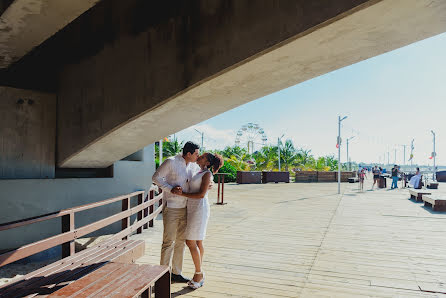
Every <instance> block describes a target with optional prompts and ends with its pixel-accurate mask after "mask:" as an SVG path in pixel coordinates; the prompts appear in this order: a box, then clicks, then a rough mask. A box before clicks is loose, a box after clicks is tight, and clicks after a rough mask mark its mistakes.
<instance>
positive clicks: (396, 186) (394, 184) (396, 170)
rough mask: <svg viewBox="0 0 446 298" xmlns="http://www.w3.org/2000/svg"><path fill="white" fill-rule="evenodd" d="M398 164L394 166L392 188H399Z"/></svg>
mask: <svg viewBox="0 0 446 298" xmlns="http://www.w3.org/2000/svg"><path fill="white" fill-rule="evenodd" d="M398 172H399V171H398V166H397V165H395V166H394V167H393V168H392V187H391V189H395V188H398Z"/></svg>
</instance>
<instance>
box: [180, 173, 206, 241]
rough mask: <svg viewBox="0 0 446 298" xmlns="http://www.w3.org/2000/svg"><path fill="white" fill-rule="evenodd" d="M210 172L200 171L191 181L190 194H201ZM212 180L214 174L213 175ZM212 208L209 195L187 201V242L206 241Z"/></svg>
mask: <svg viewBox="0 0 446 298" xmlns="http://www.w3.org/2000/svg"><path fill="white" fill-rule="evenodd" d="M206 173H210V171H208V170H206V171H200V172H198V173H197V174H196V175H195V176H193V177H192V178H191V180H190V181H189V192H191V193H195V192H199V191H200V188H201V181H202V179H203V176H204V174H206ZM211 179H212V174H211ZM209 211H210V206H209V201H208V193H207V192H206V194H205V196H204V198H202V199H190V198H189V199H187V226H186V239H187V240H204V238H205V237H206V228H207V225H208V220H209V213H210V212H209Z"/></svg>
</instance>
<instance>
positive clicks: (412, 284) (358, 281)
mask: <svg viewBox="0 0 446 298" xmlns="http://www.w3.org/2000/svg"><path fill="white" fill-rule="evenodd" d="M367 182H369V183H370V179H369V180H368V181H366V183H367ZM342 187H343V190H342V192H343V195H342V196H338V195H337V194H336V191H337V185H336V183H290V184H274V183H272V184H266V185H235V184H234V185H226V187H225V201H226V202H228V204H227V205H224V206H219V205H214V204H213V205H211V218H210V223H209V228H208V236H207V238H206V240H205V249H206V254H205V262H204V271H205V272H206V283H205V286H204V287H203V288H200V289H198V290H196V291H190V290H189V289H187V288H185V287H184V286H185V285H184V284H174V285H173V288H172V291H173V297H177V296H187V297H228V296H231V297H234V296H235V297H368V296H373V297H441V296H444V295H443V293H446V238H445V237H444V236H445V232H446V213H441V212H432V211H431V210H429V209H427V208H424V207H423V205H422V203H416V202H414V201H413V200H409V197H410V196H409V193H408V190H407V189H397V190H374V191H364V192H358V190H357V187H358V184H347V183H344V184H343V185H342ZM366 188H370V185H366ZM442 188H444V190H442ZM215 192H216V190H215V189H214V190H212V193H211V194H210V198H211V199H210V200H211V203H215V201H216V199H215V197H216V194H215ZM438 192H443V193H446V184H440V186H439V190H438ZM161 238H162V219H161V218H158V219H157V220H156V221H155V227H154V228H152V229H149V230H146V231H145V232H144V233H143V234H140V235H135V236H133V237H132V239H145V240H146V254H145V256H144V257H142V258H140V259H138V263H141V264H144V263H149V264H158V262H159V255H160V247H161ZM193 272H194V269H193V263H192V261H191V258H190V254H189V251H188V250H186V253H185V260H184V274H185V275H186V276H189V277H190V276H192V274H193ZM445 296H446V295H445Z"/></svg>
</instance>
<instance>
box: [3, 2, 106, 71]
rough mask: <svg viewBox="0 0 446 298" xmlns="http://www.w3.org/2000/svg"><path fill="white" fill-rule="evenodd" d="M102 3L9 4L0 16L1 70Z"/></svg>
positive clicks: (7, 3) (6, 4) (4, 4)
mask: <svg viewBox="0 0 446 298" xmlns="http://www.w3.org/2000/svg"><path fill="white" fill-rule="evenodd" d="M99 1H100V0H76V1H73V0H32V1H31V0H15V1H14V2H13V3H12V4H10V3H9V2H11V1H6V2H4V3H3V4H2V7H3V6H5V7H7V8H6V10H5V11H4V12H3V14H2V15H1V16H0V32H1V34H0V69H1V68H6V67H8V66H9V65H11V64H12V63H14V62H16V61H18V60H19V59H20V58H22V57H23V56H24V55H26V54H27V53H29V52H30V51H31V50H32V49H33V48H35V47H37V46H38V45H40V44H41V43H42V42H44V41H45V40H46V39H48V38H49V37H51V36H52V35H53V34H55V33H56V32H57V31H59V30H61V29H62V28H64V27H65V26H66V25H67V24H69V23H70V22H72V21H73V20H74V19H75V18H77V17H78V16H80V15H81V14H82V13H84V12H85V11H86V10H88V9H89V8H91V7H92V6H94V5H95V4H96V3H97V2H99Z"/></svg>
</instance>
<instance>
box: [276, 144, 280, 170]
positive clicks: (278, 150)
mask: <svg viewBox="0 0 446 298" xmlns="http://www.w3.org/2000/svg"><path fill="white" fill-rule="evenodd" d="M277 154H278V156H279V172H280V138H277Z"/></svg>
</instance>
